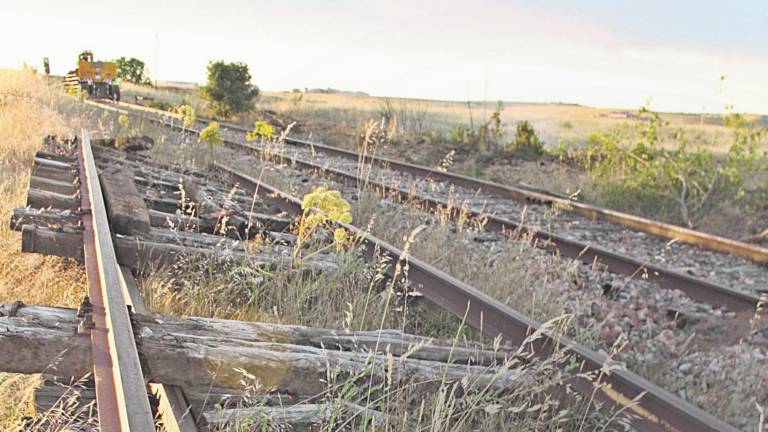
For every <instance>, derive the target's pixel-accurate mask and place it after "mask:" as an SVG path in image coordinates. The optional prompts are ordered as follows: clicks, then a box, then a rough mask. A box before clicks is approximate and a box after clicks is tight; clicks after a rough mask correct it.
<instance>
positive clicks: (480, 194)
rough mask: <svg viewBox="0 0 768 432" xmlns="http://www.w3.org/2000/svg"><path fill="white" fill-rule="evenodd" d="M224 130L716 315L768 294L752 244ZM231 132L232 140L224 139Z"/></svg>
mask: <svg viewBox="0 0 768 432" xmlns="http://www.w3.org/2000/svg"><path fill="white" fill-rule="evenodd" d="M109 108H112V107H109ZM154 120H157V118H154ZM203 123H205V121H203ZM174 127H175V128H176V129H177V130H178V129H181V128H180V126H174ZM223 127H224V129H223V130H224V131H225V137H226V139H225V141H224V143H225V145H227V146H230V147H232V148H234V149H237V150H240V151H245V152H247V153H251V154H261V155H267V156H270V157H272V156H274V155H279V156H280V157H284V158H286V159H288V160H290V161H291V162H292V163H294V164H296V165H298V166H299V167H301V168H304V169H308V170H313V171H316V172H319V173H322V174H324V175H326V176H328V177H331V178H333V179H335V180H338V181H340V182H342V183H346V184H350V185H352V186H353V187H359V186H361V185H364V186H366V187H371V188H374V189H379V190H383V191H386V192H387V193H388V194H390V195H392V194H394V195H396V196H398V197H399V198H400V199H403V200H416V201H418V202H421V203H423V204H425V205H426V206H428V207H429V208H431V209H436V208H444V209H445V208H448V209H453V210H455V211H460V210H461V209H462V208H463V209H465V210H466V209H468V212H469V213H470V214H471V215H472V216H474V217H479V218H484V219H486V220H487V225H486V227H487V229H489V230H491V231H497V232H508V233H509V232H515V231H518V230H521V231H523V232H528V233H532V234H533V240H534V244H535V245H536V246H538V247H541V248H544V249H546V250H549V251H550V252H552V253H555V254H559V255H564V256H567V257H570V258H574V259H577V260H580V261H582V262H584V263H587V264H592V263H595V262H599V263H602V264H604V265H606V266H607V268H608V269H609V270H610V271H612V272H614V273H617V274H621V275H625V276H627V277H628V278H642V279H644V280H649V281H651V282H653V283H656V284H658V286H660V287H662V288H666V289H671V290H681V291H683V292H684V293H685V294H686V295H687V296H689V297H690V298H692V299H694V300H696V301H701V302H705V303H708V304H710V305H712V306H713V307H715V308H720V307H724V309H725V310H730V311H735V312H743V311H754V309H755V307H756V306H757V305H758V304H759V302H760V296H759V294H760V292H761V290H762V291H764V290H765V287H768V270H766V268H765V266H766V264H765V262H766V260H768V250H766V249H764V248H760V247H757V246H754V245H749V244H745V243H740V242H736V241H733V240H730V239H724V238H721V237H716V236H711V235H708V234H705V233H700V232H697V231H693V230H688V229H685V228H681V227H676V226H672V225H669V224H664V223H659V222H655V221H650V220H647V219H643V218H638V217H635V216H631V215H627V214H622V213H619V212H614V211H611V210H606V209H601V208H598V207H594V206H589V205H586V204H582V203H578V202H573V201H571V200H565V199H563V198H560V197H557V196H554V195H546V194H542V193H540V192H533V191H529V190H524V189H520V188H513V187H508V186H504V185H499V184H494V183H489V182H485V181H482V180H476V179H471V178H468V177H463V176H458V175H455V174H450V173H446V172H441V171H437V170H432V169H429V168H426V167H420V166H416V165H411V164H406V163H402V162H398V161H393V160H390V159H384V158H379V157H376V156H371V155H360V154H358V153H355V152H350V151H347V150H342V149H337V148H334V147H330V146H325V145H322V144H318V143H312V142H308V141H304V140H298V139H293V138H290V137H288V138H286V141H285V142H286V143H288V144H289V145H286V146H280V145H276V144H274V143H261V144H252V143H248V142H245V139H244V133H243V131H245V130H246V129H244V128H242V127H238V126H234V125H226V124H225V125H224V126H223ZM228 129H229V130H230V132H229V133H226V131H227V130H228ZM462 188H463V191H460V189H462ZM521 201H522V203H521ZM552 206H555V207H557V208H561V209H565V211H562V212H560V213H559V214H558V215H557V216H555V217H554V219H552V218H551V216H550V215H549V214H550V212H551V211H550V209H551V208H552ZM521 214H525V215H528V216H527V217H528V219H531V220H530V222H529V221H526V220H523V221H520V220H519V219H520V215H521ZM530 215H533V216H530ZM542 226H544V227H546V228H547V229H545V228H542ZM664 237H673V238H674V239H675V240H669V239H668V238H664ZM725 252H727V253H725ZM732 254H734V255H732ZM745 257H748V258H749V259H747V258H745Z"/></svg>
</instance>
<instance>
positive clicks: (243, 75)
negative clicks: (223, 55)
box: [202, 60, 259, 118]
mask: <svg viewBox="0 0 768 432" xmlns="http://www.w3.org/2000/svg"><path fill="white" fill-rule="evenodd" d="M258 96H259V88H258V87H256V86H254V85H252V84H251V74H250V72H249V71H248V65H247V64H245V63H242V62H236V63H225V62H223V61H221V60H218V61H212V62H210V63H208V82H207V83H206V85H205V86H203V88H202V97H203V99H205V100H207V101H208V104H209V107H210V109H211V111H213V113H214V114H215V115H217V116H221V117H225V118H227V117H230V116H231V115H233V114H237V113H242V112H247V111H250V110H251V109H252V108H253V100H254V99H255V98H256V97H258Z"/></svg>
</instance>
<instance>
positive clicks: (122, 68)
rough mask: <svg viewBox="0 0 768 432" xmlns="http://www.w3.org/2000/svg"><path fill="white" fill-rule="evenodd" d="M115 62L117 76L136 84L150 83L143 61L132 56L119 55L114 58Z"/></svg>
mask: <svg viewBox="0 0 768 432" xmlns="http://www.w3.org/2000/svg"><path fill="white" fill-rule="evenodd" d="M115 63H117V76H118V78H122V79H124V80H126V81H129V82H132V83H136V84H144V85H149V84H151V83H152V82H151V81H150V80H149V76H147V65H146V64H145V63H144V62H143V61H141V60H139V59H137V58H134V57H131V58H125V57H120V58H119V59H117V60H115Z"/></svg>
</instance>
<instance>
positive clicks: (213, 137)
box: [200, 122, 222, 165]
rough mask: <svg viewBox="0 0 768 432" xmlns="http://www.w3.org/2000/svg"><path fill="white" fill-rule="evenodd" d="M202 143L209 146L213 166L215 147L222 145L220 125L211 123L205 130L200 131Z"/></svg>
mask: <svg viewBox="0 0 768 432" xmlns="http://www.w3.org/2000/svg"><path fill="white" fill-rule="evenodd" d="M200 141H203V142H205V143H206V144H208V151H209V152H210V161H209V163H210V164H211V165H213V146H214V145H219V144H221V142H222V141H221V129H219V123H217V122H211V123H210V124H209V125H208V126H207V127H206V128H205V129H203V130H201V131H200Z"/></svg>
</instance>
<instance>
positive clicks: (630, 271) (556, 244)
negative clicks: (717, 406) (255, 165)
mask: <svg viewBox="0 0 768 432" xmlns="http://www.w3.org/2000/svg"><path fill="white" fill-rule="evenodd" d="M224 144H225V145H227V146H230V147H233V148H235V149H244V150H247V151H251V152H258V153H260V154H265V155H267V156H274V154H272V153H270V151H269V150H266V149H263V148H259V147H254V146H251V145H247V144H242V143H238V142H234V141H230V140H224ZM282 157H284V158H286V159H287V160H289V161H291V162H292V163H294V164H296V165H298V166H300V167H303V168H305V169H310V170H316V171H318V172H322V173H324V174H325V175H327V176H330V177H333V178H334V179H336V180H338V181H341V182H345V183H349V184H353V185H361V184H364V185H367V186H369V187H374V188H378V189H380V190H383V191H385V192H386V193H388V194H394V195H397V196H398V197H399V198H400V199H402V200H415V201H418V202H420V203H422V204H424V205H425V206H427V207H428V208H429V209H432V210H434V209H438V208H442V209H452V210H453V211H454V212H458V211H461V210H460V209H456V208H455V207H454V206H453V205H451V203H449V202H446V201H442V200H439V199H435V198H428V197H425V196H420V195H414V193H413V192H412V191H408V190H405V189H400V188H397V187H395V186H391V185H387V184H385V183H381V182H376V181H373V180H370V179H368V178H361V177H359V176H357V175H355V174H350V173H347V172H345V171H341V170H337V169H333V168H328V167H323V166H320V165H317V164H315V163H313V162H310V161H306V160H302V159H298V158H294V157H286V156H282ZM463 211H466V212H467V213H468V214H470V215H471V216H473V217H477V218H485V219H486V220H487V224H486V229H488V230H491V231H495V232H502V233H504V232H506V233H510V232H515V231H516V230H521V231H523V232H526V233H530V234H531V235H532V237H533V238H532V240H533V243H534V244H535V245H536V246H537V247H540V248H543V249H545V250H547V251H549V252H551V253H554V254H560V255H564V256H567V257H570V258H574V259H577V260H580V261H582V262H584V263H587V264H591V263H594V262H600V263H603V264H605V265H606V266H607V267H608V268H609V269H610V270H611V271H613V272H615V273H619V274H623V275H625V276H627V277H632V278H634V277H638V278H644V279H646V280H649V281H651V282H654V283H656V284H658V285H659V286H660V287H662V288H665V289H671V290H674V289H679V290H681V291H683V292H684V293H685V294H686V295H687V296H688V297H690V298H692V299H694V300H697V301H701V302H705V303H708V304H711V305H713V306H715V307H720V306H727V307H728V308H729V310H733V311H745V310H746V311H750V310H754V309H755V307H756V306H757V305H758V303H759V302H760V298H759V297H757V296H754V295H750V294H746V293H743V292H740V291H737V290H734V289H731V288H728V287H724V286H721V285H718V284H714V283H711V282H707V281H705V280H702V279H698V278H695V277H692V276H689V275H686V274H684V273H681V272H678V271H675V270H671V269H668V268H665V267H662V266H659V265H655V264H652V263H648V262H643V261H640V260H637V259H635V258H633V257H631V256H628V255H623V254H620V253H617V252H613V251H611V250H608V249H605V248H602V247H600V246H598V245H594V244H590V243H584V242H580V241H577V240H572V239H569V238H567V237H564V236H561V235H557V234H554V233H551V232H548V231H545V230H542V229H536V228H533V227H529V226H527V225H524V224H520V223H518V222H515V221H512V220H509V219H505V218H502V217H498V216H495V215H489V214H487V213H484V212H481V211H476V210H472V209H464V210H463Z"/></svg>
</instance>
